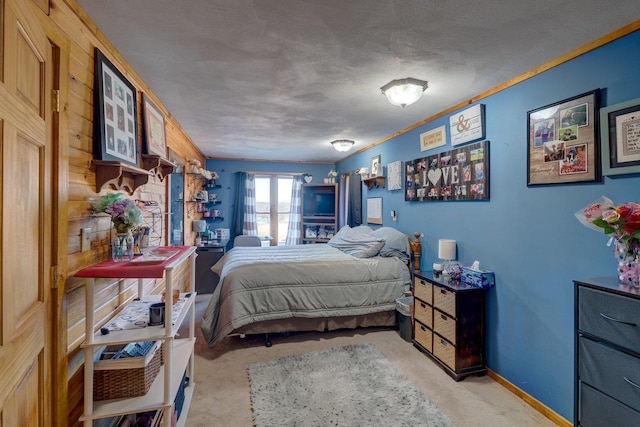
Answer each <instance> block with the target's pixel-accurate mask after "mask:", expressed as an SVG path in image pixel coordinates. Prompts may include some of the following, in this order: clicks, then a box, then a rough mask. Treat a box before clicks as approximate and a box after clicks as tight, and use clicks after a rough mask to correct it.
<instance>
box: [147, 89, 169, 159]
mask: <svg viewBox="0 0 640 427" xmlns="http://www.w3.org/2000/svg"><path fill="white" fill-rule="evenodd" d="M142 116H143V117H144V120H143V123H144V145H143V148H144V154H156V155H158V156H160V157H162V158H164V157H166V155H167V140H166V136H165V125H164V115H163V114H162V112H161V111H160V110H159V109H158V107H156V106H155V104H154V103H153V102H152V101H151V100H150V99H149V97H148V96H147V95H143V96H142Z"/></svg>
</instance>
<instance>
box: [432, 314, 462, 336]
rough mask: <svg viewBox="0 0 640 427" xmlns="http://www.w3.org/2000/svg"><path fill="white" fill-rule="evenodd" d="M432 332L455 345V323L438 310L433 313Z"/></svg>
mask: <svg viewBox="0 0 640 427" xmlns="http://www.w3.org/2000/svg"><path fill="white" fill-rule="evenodd" d="M433 331H434V332H436V333H438V334H440V335H442V336H443V337H445V338H446V339H448V340H449V341H450V342H452V343H454V344H455V343H456V321H455V320H454V319H453V318H451V317H450V316H448V315H446V314H444V313H441V312H440V311H438V310H436V311H434V313H433Z"/></svg>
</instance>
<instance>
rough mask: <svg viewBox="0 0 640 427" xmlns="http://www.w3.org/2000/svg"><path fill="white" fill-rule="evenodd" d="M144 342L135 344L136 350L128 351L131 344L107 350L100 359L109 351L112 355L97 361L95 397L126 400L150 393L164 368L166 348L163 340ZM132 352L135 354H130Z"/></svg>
mask: <svg viewBox="0 0 640 427" xmlns="http://www.w3.org/2000/svg"><path fill="white" fill-rule="evenodd" d="M141 344H144V343H141ZM141 344H138V346H140V347H134V351H133V352H131V351H129V352H127V350H126V347H127V346H128V345H123V346H112V347H107V348H105V349H103V351H102V352H101V354H99V355H98V358H100V357H101V356H102V354H105V352H106V353H111V354H110V356H109V357H110V358H108V359H105V360H98V361H96V362H95V363H94V372H93V400H95V401H98V400H108V399H124V398H129V397H136V396H144V395H145V394H147V392H148V391H149V388H150V387H151V384H152V383H153V380H154V379H155V378H156V376H157V375H158V372H159V371H160V365H162V349H161V342H160V341H155V342H152V344H151V345H147V346H144V345H142V346H141ZM133 345H134V346H135V345H136V343H133ZM118 347H120V348H118ZM140 349H143V351H144V350H146V353H144V354H140V351H141V350H140ZM132 353H133V354H134V355H135V356H134V357H131V356H130V354H132Z"/></svg>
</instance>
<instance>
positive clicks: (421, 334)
mask: <svg viewBox="0 0 640 427" xmlns="http://www.w3.org/2000/svg"><path fill="white" fill-rule="evenodd" d="M413 336H414V339H415V340H416V342H417V343H418V344H420V345H421V346H423V347H424V348H425V349H427V351H428V352H429V353H432V352H433V332H431V329H429V328H427V327H426V326H425V325H423V324H422V323H420V322H415V323H414V331H413Z"/></svg>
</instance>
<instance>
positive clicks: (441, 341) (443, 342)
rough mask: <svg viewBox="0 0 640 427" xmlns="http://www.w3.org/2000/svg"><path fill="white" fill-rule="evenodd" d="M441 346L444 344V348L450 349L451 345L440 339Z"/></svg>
mask: <svg viewBox="0 0 640 427" xmlns="http://www.w3.org/2000/svg"><path fill="white" fill-rule="evenodd" d="M440 344H442V346H443V347H448V346H449V343H448V342H446V341H445V340H443V339H440Z"/></svg>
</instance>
